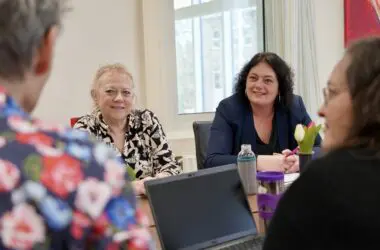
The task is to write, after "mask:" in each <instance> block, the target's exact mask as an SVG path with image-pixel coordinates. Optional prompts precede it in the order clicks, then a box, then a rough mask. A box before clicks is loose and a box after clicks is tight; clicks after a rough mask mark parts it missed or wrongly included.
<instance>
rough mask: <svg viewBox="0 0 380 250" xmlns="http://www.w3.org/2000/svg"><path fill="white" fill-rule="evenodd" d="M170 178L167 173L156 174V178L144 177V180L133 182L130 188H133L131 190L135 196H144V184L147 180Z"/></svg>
mask: <svg viewBox="0 0 380 250" xmlns="http://www.w3.org/2000/svg"><path fill="white" fill-rule="evenodd" d="M168 176H170V174H168V173H165V172H163V173H158V174H157V175H156V177H150V176H148V177H145V178H144V179H142V180H135V181H133V182H132V186H133V189H134V191H135V195H145V194H146V192H145V186H144V182H145V181H149V180H153V179H157V178H164V177H168Z"/></svg>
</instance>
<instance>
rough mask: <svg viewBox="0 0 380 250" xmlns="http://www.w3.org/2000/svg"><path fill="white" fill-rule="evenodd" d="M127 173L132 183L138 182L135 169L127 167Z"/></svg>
mask: <svg viewBox="0 0 380 250" xmlns="http://www.w3.org/2000/svg"><path fill="white" fill-rule="evenodd" d="M127 173H128V175H129V178H130V179H131V181H134V180H136V173H135V170H134V169H133V168H131V167H130V166H128V165H127Z"/></svg>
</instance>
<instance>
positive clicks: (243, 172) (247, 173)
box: [237, 144, 257, 195]
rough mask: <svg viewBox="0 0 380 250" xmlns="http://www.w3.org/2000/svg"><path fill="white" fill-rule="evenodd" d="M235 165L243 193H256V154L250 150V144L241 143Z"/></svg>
mask: <svg viewBox="0 0 380 250" xmlns="http://www.w3.org/2000/svg"><path fill="white" fill-rule="evenodd" d="M237 166H238V172H239V175H240V179H241V182H242V184H243V187H244V190H245V193H246V194H247V195H252V194H256V193H257V180H256V156H255V154H254V153H253V152H252V149H251V145H250V144H243V145H241V151H240V153H239V155H238V158H237Z"/></svg>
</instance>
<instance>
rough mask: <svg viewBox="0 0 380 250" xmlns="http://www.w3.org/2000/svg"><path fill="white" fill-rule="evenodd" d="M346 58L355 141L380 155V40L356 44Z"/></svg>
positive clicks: (363, 41)
mask: <svg viewBox="0 0 380 250" xmlns="http://www.w3.org/2000/svg"><path fill="white" fill-rule="evenodd" d="M346 56H348V57H349V59H350V65H349V66H348V69H347V73H346V74H347V84H348V88H349V91H350V94H351V98H352V102H353V117H354V119H353V126H352V130H351V138H353V139H355V141H358V143H360V144H361V145H362V146H364V147H367V148H372V149H375V150H377V151H379V152H380V37H371V38H366V39H362V40H359V41H357V42H355V43H353V44H352V45H350V47H349V48H348V49H347V51H346Z"/></svg>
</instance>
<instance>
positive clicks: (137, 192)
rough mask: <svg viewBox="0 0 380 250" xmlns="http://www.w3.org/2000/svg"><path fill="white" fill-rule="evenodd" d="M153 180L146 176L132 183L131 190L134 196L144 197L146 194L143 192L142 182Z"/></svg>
mask: <svg viewBox="0 0 380 250" xmlns="http://www.w3.org/2000/svg"><path fill="white" fill-rule="evenodd" d="M153 179H154V178H153V177H150V176H148V177H146V178H144V179H142V180H136V181H133V182H132V187H133V190H134V191H135V195H145V194H146V192H145V186H144V182H145V181H149V180H153Z"/></svg>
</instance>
